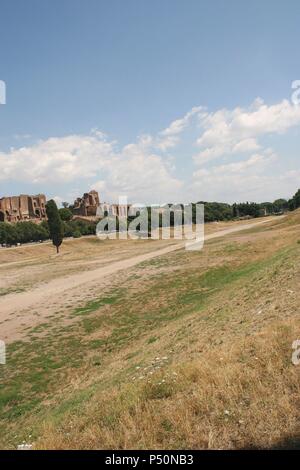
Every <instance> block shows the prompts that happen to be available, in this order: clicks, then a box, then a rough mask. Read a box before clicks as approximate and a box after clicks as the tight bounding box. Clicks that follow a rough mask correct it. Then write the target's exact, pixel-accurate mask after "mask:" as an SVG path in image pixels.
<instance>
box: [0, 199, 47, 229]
mask: <svg viewBox="0 0 300 470" xmlns="http://www.w3.org/2000/svg"><path fill="white" fill-rule="evenodd" d="M46 218H47V216H46V196H45V195H44V194H38V195H36V196H28V195H27V194H21V195H20V196H11V197H2V198H1V199H0V222H19V221H24V220H31V221H33V222H40V221H42V220H45V219H46Z"/></svg>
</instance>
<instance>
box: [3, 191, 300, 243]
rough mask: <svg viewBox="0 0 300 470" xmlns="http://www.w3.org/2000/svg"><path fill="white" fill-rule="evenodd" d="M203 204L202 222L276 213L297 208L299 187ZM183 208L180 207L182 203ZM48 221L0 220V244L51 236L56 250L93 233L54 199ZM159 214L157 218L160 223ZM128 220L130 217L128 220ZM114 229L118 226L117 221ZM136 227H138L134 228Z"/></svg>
mask: <svg viewBox="0 0 300 470" xmlns="http://www.w3.org/2000/svg"><path fill="white" fill-rule="evenodd" d="M202 203H203V204H204V207H205V211H204V220H205V222H213V221H222V220H232V219H235V218H243V217H260V216H263V215H270V214H280V213H282V212H284V211H287V210H291V211H292V210H295V209H297V208H299V207H300V189H299V190H298V191H297V192H296V194H295V195H294V196H293V197H292V198H291V199H290V200H288V201H287V200H286V199H277V200H276V201H274V202H264V203H261V204H257V203H254V202H246V203H239V204H233V205H230V204H225V203H219V202H202ZM182 208H183V206H182ZM46 211H47V218H48V221H43V222H42V223H41V224H35V223H33V222H18V223H16V224H9V223H5V222H0V244H2V245H16V244H18V243H28V242H37V241H44V240H49V239H51V240H52V242H53V245H55V246H56V249H57V252H58V251H59V247H60V245H61V243H62V241H63V238H64V237H74V238H79V237H81V236H82V235H95V233H96V223H95V222H90V223H86V222H84V221H80V220H72V217H73V214H72V210H70V208H68V207H63V208H61V209H58V208H57V206H56V203H55V201H53V200H50V201H49V202H48V203H47V205H46ZM195 213H196V205H195V204H194V205H193V218H194V216H195ZM146 217H147V218H148V221H149V227H150V222H151V216H150V210H149V212H148V216H146ZM161 221H162V217H161V216H160V218H159V225H160V226H161V223H162V222H161ZM128 222H130V218H129V219H128ZM170 224H171V225H174V214H173V213H171V217H170ZM116 229H117V230H118V229H120V227H119V224H118V223H117V227H116ZM138 229H139V227H138Z"/></svg>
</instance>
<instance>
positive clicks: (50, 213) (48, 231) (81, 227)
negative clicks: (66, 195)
mask: <svg viewBox="0 0 300 470" xmlns="http://www.w3.org/2000/svg"><path fill="white" fill-rule="evenodd" d="M46 210H47V217H48V221H43V222H41V223H40V224H35V223H34V222H30V221H28V222H17V223H15V224H9V223H6V222H0V244H1V245H9V246H10V245H17V244H18V243H21V244H22V243H30V242H43V241H45V240H49V239H51V240H52V241H53V244H54V245H55V246H56V247H57V249H58V248H59V246H60V245H61V243H62V240H63V238H64V237H74V238H79V237H81V236H84V235H95V233H96V224H95V223H89V224H86V223H85V222H82V221H80V220H70V217H69V214H68V217H67V218H66V217H64V214H63V213H62V214H61V211H62V210H63V209H60V210H58V209H57V206H56V204H55V202H54V201H49V202H48V203H47V206H46ZM61 215H62V217H61ZM71 217H72V213H71Z"/></svg>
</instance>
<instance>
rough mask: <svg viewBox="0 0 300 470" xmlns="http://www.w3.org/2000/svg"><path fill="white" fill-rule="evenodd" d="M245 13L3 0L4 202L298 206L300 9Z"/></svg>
mask: <svg viewBox="0 0 300 470" xmlns="http://www.w3.org/2000/svg"><path fill="white" fill-rule="evenodd" d="M247 3H248V4H246V2H241V1H235V0H228V1H225V0H224V1H222V0H219V1H217V0H210V1H206V0H202V1H201V0H188V1H183V0H164V1H159V0H151V1H147V0H110V1H108V0H86V1H85V2H83V1H81V0H51V1H50V0H42V1H40V0H27V1H26V2H24V1H22V0H9V1H8V0H1V12H0V13H1V29H0V48H1V61H0V80H4V81H5V83H6V87H7V100H6V104H5V105H0V129H1V132H0V196H3V195H12V194H19V193H39V192H45V193H46V194H47V196H48V197H56V199H57V201H61V200H67V201H69V202H72V201H73V199H74V198H75V197H76V196H78V195H80V194H81V193H83V192H85V191H87V190H89V189H98V190H99V193H100V198H101V199H102V200H106V201H115V200H117V198H118V196H119V195H121V196H124V195H127V196H128V198H129V199H130V200H131V201H132V202H139V203H142V202H145V203H149V202H153V203H163V202H166V201H169V202H171V201H174V202H178V201H183V202H189V201H191V200H193V201H197V200H219V201H227V202H233V201H242V200H253V201H265V200H274V199H275V198H278V197H290V196H291V195H292V194H293V193H294V192H295V191H296V190H297V189H298V188H299V187H300V167H299V143H300V106H297V105H295V104H294V103H293V101H292V93H293V92H295V90H292V82H293V81H295V80H297V79H300V68H299V60H297V57H298V50H297V49H298V44H299V39H300V29H299V25H298V19H299V14H300V2H299V1H298V0H287V1H280V0H279V1H276V2H275V1H268V0H264V1H252V2H251V3H250V2H247ZM296 95H297V90H296ZM297 96H298V95H297ZM299 96H300V93H299Z"/></svg>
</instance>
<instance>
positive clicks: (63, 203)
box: [61, 201, 70, 209]
mask: <svg viewBox="0 0 300 470" xmlns="http://www.w3.org/2000/svg"><path fill="white" fill-rule="evenodd" d="M61 205H62V206H63V208H64V209H67V207H69V205H70V204H69V203H68V202H66V201H63V202H62V203H61Z"/></svg>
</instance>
